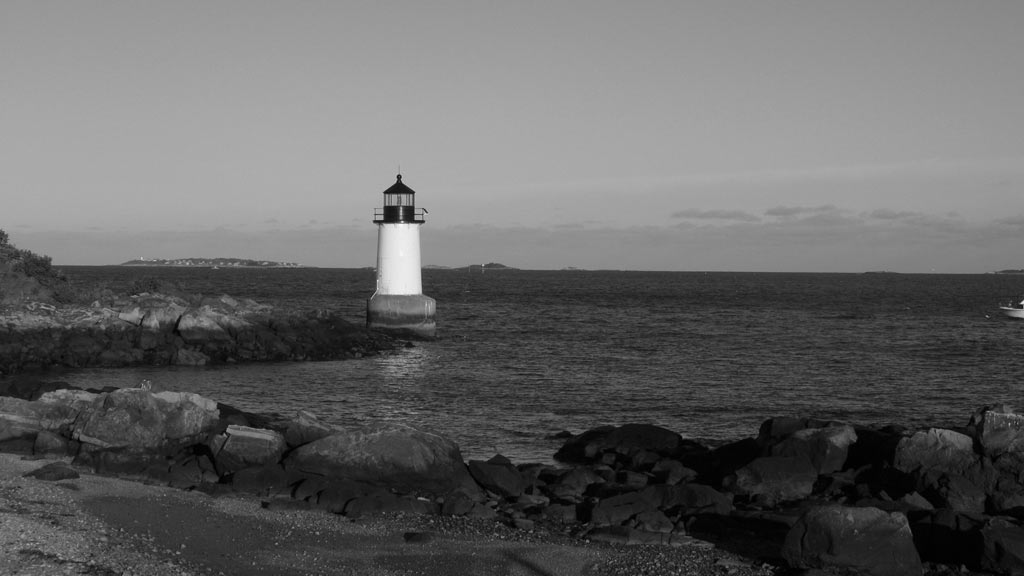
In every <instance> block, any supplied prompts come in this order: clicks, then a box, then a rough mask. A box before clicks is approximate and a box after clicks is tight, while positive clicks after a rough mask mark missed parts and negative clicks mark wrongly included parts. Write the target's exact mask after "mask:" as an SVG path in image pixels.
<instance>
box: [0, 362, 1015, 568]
mask: <svg viewBox="0 0 1024 576" xmlns="http://www.w3.org/2000/svg"><path fill="white" fill-rule="evenodd" d="M2 382H3V381H0V383H2ZM5 393H7V394H15V395H16V396H20V397H15V396H10V395H8V396H0V451H3V452H11V453H20V454H25V455H31V456H33V457H45V458H55V459H57V462H56V463H54V464H53V465H52V468H49V469H48V468H46V467H44V468H43V469H42V471H40V472H39V474H42V475H43V476H44V477H45V475H47V474H53V475H54V477H55V478H59V477H60V476H61V475H62V474H69V475H70V474H73V473H75V471H76V470H87V471H89V472H90V473H94V474H100V475H105V476H113V477H119V478H129V479H135V480H141V481H144V482H147V483H151V484H158V485H162V486H170V487H174V488H178V489H183V490H187V491H191V492H195V493H202V494H208V495H212V496H238V495H244V496H245V497H246V498H249V499H255V500H258V501H259V502H261V503H262V506H263V508H264V509H267V510H272V511H273V510H279V511H289V512H291V511H305V512H309V513H314V512H319V513H328V514H330V515H337V516H338V517H339V518H344V519H346V520H348V521H353V520H354V521H362V520H365V519H368V518H377V517H380V516H381V515H394V514H398V515H402V516H403V517H405V518H419V519H421V520H420V522H422V521H426V520H429V521H430V522H437V524H436V526H446V525H455V524H453V523H456V524H457V523H459V522H461V523H463V524H462V525H477V526H478V525H480V523H483V524H484V525H492V526H500V527H502V529H503V530H508V532H509V533H510V534H515V535H518V537H519V538H522V539H523V541H528V540H530V539H531V538H537V537H539V538H541V539H542V540H544V541H551V540H553V539H559V540H560V541H565V542H569V543H576V545H581V546H582V545H597V544H601V545H608V546H612V547H617V546H618V545H632V544H638V545H642V546H640V547H638V548H636V549H638V550H640V549H642V550H644V555H645V556H646V555H649V554H651V553H652V552H651V550H660V551H662V552H663V553H667V552H670V553H672V554H679V553H681V552H680V550H682V551H683V552H685V554H692V553H694V552H693V551H694V550H700V549H701V546H704V547H705V549H707V548H710V549H713V550H714V551H715V552H716V553H724V552H729V553H733V554H737V555H739V557H742V558H746V559H747V560H746V563H741V564H742V569H741V568H739V567H737V568H736V570H739V571H740V572H736V573H762V574H766V573H786V572H787V571H790V572H791V571H799V570H808V569H811V570H826V571H835V572H836V573H855V574H877V575H887V574H893V575H895V574H921V573H933V574H938V573H953V572H957V573H963V571H966V570H974V571H980V572H984V573H995V574H1015V573H1019V572H1021V571H1022V570H1024V527H1022V525H1021V518H1022V517H1024V512H1022V511H1024V483H1022V478H1024V415H1018V414H1015V413H1013V411H1012V410H1010V409H1008V408H1007V407H1005V406H995V407H987V408H983V409H979V410H978V411H976V412H975V413H974V414H973V415H971V416H970V417H969V418H966V420H967V424H966V425H965V426H964V428H963V429H960V430H950V429H936V428H932V429H927V430H917V431H912V430H904V429H900V428H896V427H886V428H878V429H875V428H864V427H858V426H854V425H850V424H845V423H839V422H828V421H818V420H813V419H798V418H785V417H784V418H772V419H769V420H767V421H765V422H764V424H763V425H762V426H761V429H760V431H759V434H758V436H757V437H752V438H746V439H742V440H739V441H737V442H734V443H730V444H727V445H724V446H720V447H717V448H710V447H706V446H702V445H700V444H698V443H695V442H692V441H689V440H686V439H683V438H681V437H680V436H679V435H678V434H676V433H675V432H672V431H670V430H666V429H663V428H659V427H657V426H651V425H646V424H630V425H624V426H617V427H613V426H606V427H598V428H594V429H592V430H589V431H586V432H584V433H582V434H579V435H575V436H571V437H569V438H567V440H566V442H565V444H564V445H563V446H562V448H561V449H560V450H559V451H558V453H557V454H556V455H555V458H556V460H558V461H559V462H561V463H562V465H560V466H550V465H542V464H532V463H518V464H516V463H513V462H510V461H508V459H506V458H504V457H502V456H500V455H495V456H494V457H493V458H491V459H489V460H486V461H482V460H470V461H468V462H466V461H464V460H463V459H462V456H461V454H460V452H459V448H458V446H457V445H456V444H455V443H454V442H452V441H451V440H449V439H447V438H444V437H443V436H440V435H437V434H434V433H432V432H430V431H425V430H420V429H416V428H412V427H408V426H402V425H397V424H384V423H382V424H376V425H370V426H365V427H360V428H341V427H333V426H328V425H325V424H324V423H322V422H320V421H319V420H318V419H317V418H316V417H315V416H314V415H313V414H310V413H308V412H300V413H298V414H296V415H294V416H292V417H288V418H281V417H273V416H265V415H264V416H261V415H255V414H245V413H242V412H239V411H237V410H234V409H232V408H231V407H229V406H225V405H223V404H218V403H217V402H215V401H213V400H209V399H206V398H203V397H200V396H197V395H195V394H189V393H182V392H170V391H159V390H152V389H145V388H133V389H119V390H107V391H84V390H70V389H63V388H62V387H61V385H60V384H59V383H42V382H41V383H38V384H37V385H36V386H30V387H25V386H21V387H19V388H17V389H13V388H12V389H8V390H6V391H5ZM65 462H67V463H69V464H66V463H65ZM406 522H408V520H406ZM474 523H475V524H474ZM408 533H410V534H413V536H411V538H413V539H416V538H420V536H416V535H415V533H416V531H415V530H413V531H409V532H408ZM434 533H435V532H432V531H428V535H427V536H423V538H427V539H429V538H431V537H432V536H430V534H434ZM570 545H572V544H570ZM626 548H632V547H630V546H627V547H626ZM677 549H679V550H677ZM672 551H675V552H672ZM685 554H684V555H685ZM630 566H631V568H629V570H632V572H629V571H624V572H623V573H637V572H635V569H636V566H634V565H632V564H630ZM664 568H665V570H664V571H661V572H658V571H651V572H645V573H649V574H662V573H664V574H672V573H689V572H672V571H671V570H672V568H671V567H668V566H665V567H664ZM338 573H340V572H338ZM542 573H543V572H542ZM573 573H576V572H573ZM580 573H582V572H580ZM587 573H596V572H587Z"/></svg>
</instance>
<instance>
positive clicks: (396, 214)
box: [366, 174, 435, 338]
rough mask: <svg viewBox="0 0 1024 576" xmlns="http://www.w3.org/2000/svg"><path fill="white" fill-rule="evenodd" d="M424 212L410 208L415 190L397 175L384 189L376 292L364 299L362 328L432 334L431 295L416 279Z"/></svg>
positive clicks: (377, 220) (379, 212)
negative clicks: (363, 323) (364, 319)
mask: <svg viewBox="0 0 1024 576" xmlns="http://www.w3.org/2000/svg"><path fill="white" fill-rule="evenodd" d="M425 213H426V210H424V209H422V208H420V209H418V210H417V209H416V192H414V191H413V189H412V188H409V187H408V186H406V185H405V184H403V183H402V175H401V174H399V175H398V180H397V181H395V183H394V184H393V185H392V186H391V187H390V188H388V189H387V190H385V191H384V207H383V208H378V209H376V210H374V214H373V222H374V223H375V224H377V291H376V292H374V294H373V296H371V297H370V299H369V300H368V301H367V302H366V326H367V327H368V328H376V329H380V330H387V331H392V332H399V333H408V334H412V335H414V336H419V337H422V338H433V337H434V329H435V326H434V308H435V303H434V299H433V298H431V297H429V296H424V295H423V285H422V283H421V280H420V225H421V224H423V223H424V222H425V220H424V219H423V215H424V214H425Z"/></svg>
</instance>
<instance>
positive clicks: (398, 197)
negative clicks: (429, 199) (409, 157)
mask: <svg viewBox="0 0 1024 576" xmlns="http://www.w3.org/2000/svg"><path fill="white" fill-rule="evenodd" d="M425 212H426V210H423V209H422V208H421V209H420V210H417V209H416V192H415V191H414V190H413V189H412V188H409V187H408V186H406V185H405V184H403V183H402V175H401V174H399V175H398V180H396V181H395V183H394V184H392V185H391V187H390V188H388V189H387V190H385V191H384V208H382V209H380V208H378V209H377V210H375V211H374V214H373V222H374V223H375V224H389V223H409V224H422V223H423V222H425V220H424V219H423V214H424V213H425Z"/></svg>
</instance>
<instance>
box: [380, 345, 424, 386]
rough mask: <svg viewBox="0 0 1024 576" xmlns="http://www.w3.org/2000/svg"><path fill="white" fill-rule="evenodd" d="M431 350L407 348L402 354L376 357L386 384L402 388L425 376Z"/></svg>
mask: <svg viewBox="0 0 1024 576" xmlns="http://www.w3.org/2000/svg"><path fill="white" fill-rule="evenodd" d="M429 356H430V352H429V351H427V349H426V348H423V347H416V348H406V349H405V350H403V351H402V352H401V353H400V354H385V355H383V356H378V357H377V358H375V359H374V364H376V365H377V366H379V368H380V374H381V376H382V377H383V379H384V385H385V386H386V387H388V388H390V387H392V386H393V387H395V388H396V389H397V390H399V391H400V390H401V389H402V388H403V387H406V386H413V385H415V384H416V381H417V380H418V379H419V378H420V377H422V376H423V370H424V366H425V365H426V364H427V363H428V362H429Z"/></svg>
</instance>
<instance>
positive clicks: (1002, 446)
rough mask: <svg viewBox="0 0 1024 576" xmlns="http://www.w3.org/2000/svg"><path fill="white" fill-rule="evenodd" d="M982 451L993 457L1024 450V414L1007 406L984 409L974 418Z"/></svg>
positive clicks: (974, 425) (973, 421) (973, 422)
mask: <svg viewBox="0 0 1024 576" xmlns="http://www.w3.org/2000/svg"><path fill="white" fill-rule="evenodd" d="M971 423H972V424H973V427H974V429H975V434H976V436H977V438H978V443H979V444H980V445H981V448H982V452H983V453H984V454H985V455H987V456H991V457H995V456H998V455H1000V454H1003V453H1006V452H1021V451H1024V415H1021V414H1014V413H1013V412H1012V410H1011V409H1010V408H1008V407H1006V406H1000V407H996V408H993V409H986V410H982V411H981V413H980V414H976V415H975V416H974V418H972V421H971Z"/></svg>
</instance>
